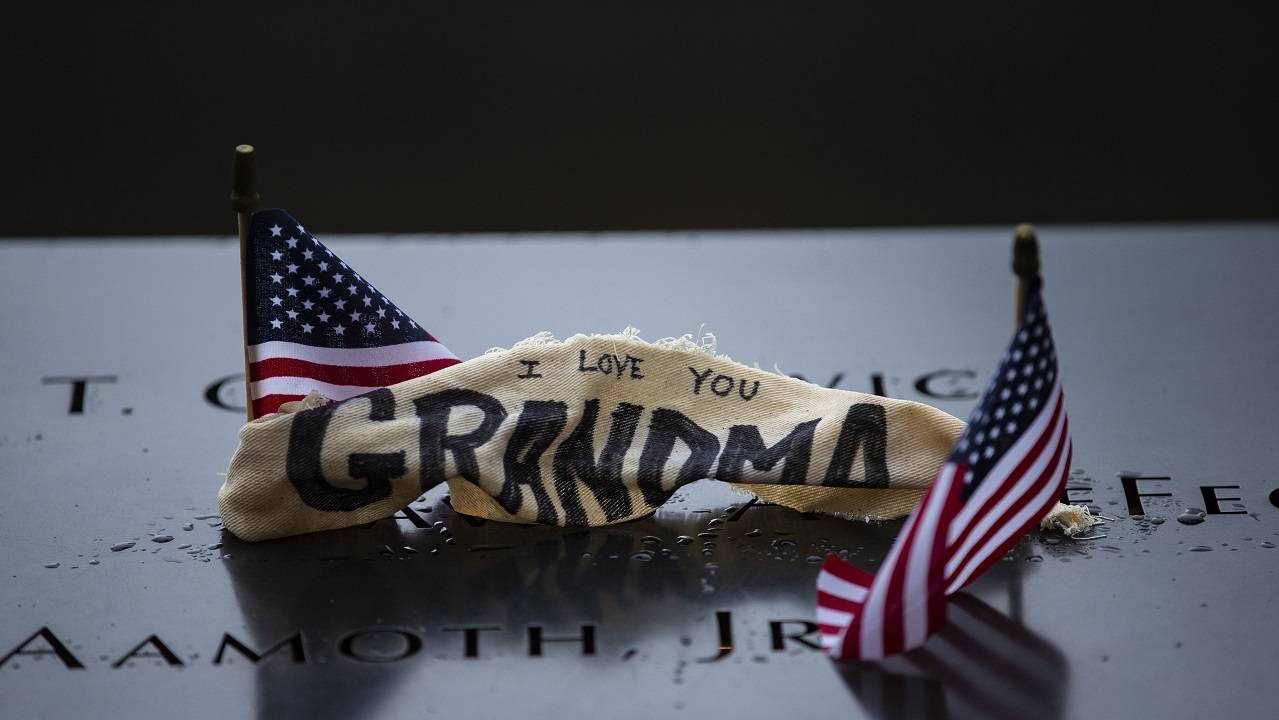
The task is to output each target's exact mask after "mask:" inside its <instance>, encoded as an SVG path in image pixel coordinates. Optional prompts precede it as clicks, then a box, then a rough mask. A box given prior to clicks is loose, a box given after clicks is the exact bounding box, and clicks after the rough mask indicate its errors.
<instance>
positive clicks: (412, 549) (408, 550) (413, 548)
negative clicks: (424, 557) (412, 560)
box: [404, 545, 417, 553]
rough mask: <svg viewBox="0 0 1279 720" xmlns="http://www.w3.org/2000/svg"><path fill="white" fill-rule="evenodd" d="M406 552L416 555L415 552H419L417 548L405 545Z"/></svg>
mask: <svg viewBox="0 0 1279 720" xmlns="http://www.w3.org/2000/svg"><path fill="white" fill-rule="evenodd" d="M404 552H407V553H415V552H417V548H415V547H409V546H408V545H405V546H404Z"/></svg>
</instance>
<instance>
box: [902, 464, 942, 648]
mask: <svg viewBox="0 0 1279 720" xmlns="http://www.w3.org/2000/svg"><path fill="white" fill-rule="evenodd" d="M954 482H955V466H954V465H951V464H950V463H947V464H945V465H943V466H942V471H941V472H940V473H939V474H938V475H937V480H936V481H934V482H933V486H932V489H930V490H929V492H928V499H929V502H928V503H927V504H926V505H925V506H924V507H923V508H921V509H920V512H921V513H923V514H924V517H923V519H922V520H921V521H920V522H921V523H922V525H921V526H920V529H919V532H918V534H916V536H915V540H914V542H913V543H912V545H911V547H910V556H909V558H908V559H907V560H906V578H905V583H903V588H902V590H903V593H904V597H903V598H902V640H903V641H904V643H905V649H910V648H913V647H918V646H920V645H922V644H924V641H925V640H927V639H928V606H929V605H930V604H931V603H929V600H928V585H929V578H931V577H932V575H933V573H934V571H935V569H934V568H933V566H932V565H933V563H932V553H933V544H934V543H935V542H937V525H938V523H939V522H940V521H941V515H942V510H943V509H944V508H945V506H946V498H947V497H949V495H950V490H951V485H952V484H953V483H954Z"/></svg>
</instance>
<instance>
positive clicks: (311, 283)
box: [302, 275, 315, 285]
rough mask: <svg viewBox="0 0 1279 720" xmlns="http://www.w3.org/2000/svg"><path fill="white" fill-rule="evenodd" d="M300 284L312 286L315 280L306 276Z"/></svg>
mask: <svg viewBox="0 0 1279 720" xmlns="http://www.w3.org/2000/svg"><path fill="white" fill-rule="evenodd" d="M302 282H304V283H306V284H307V285H314V284H315V278H313V277H311V276H310V275H307V276H306V277H304V278H302Z"/></svg>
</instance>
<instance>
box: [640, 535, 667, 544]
mask: <svg viewBox="0 0 1279 720" xmlns="http://www.w3.org/2000/svg"><path fill="white" fill-rule="evenodd" d="M640 542H642V543H644V544H645V545H661V544H662V539H661V538H659V537H657V536H656V535H645V536H644V537H642V538H640Z"/></svg>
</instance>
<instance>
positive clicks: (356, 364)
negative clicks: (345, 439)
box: [244, 210, 459, 418]
mask: <svg viewBox="0 0 1279 720" xmlns="http://www.w3.org/2000/svg"><path fill="white" fill-rule="evenodd" d="M244 257H245V263H246V264H247V267H246V268H245V272H244V308H245V327H246V332H247V338H246V341H247V343H248V360H249V383H250V385H249V392H250V397H251V399H252V401H253V417H255V418H259V417H262V416H263V415H268V414H270V413H273V412H276V411H277V410H278V409H279V408H280V405H281V404H283V403H286V402H289V401H292V400H300V399H302V398H303V397H305V396H306V395H307V393H309V392H310V391H312V390H318V391H319V392H320V393H321V394H323V395H324V396H326V397H328V398H329V399H331V400H345V399H347V398H349V397H354V396H356V395H360V394H363V393H366V392H368V391H369V390H372V389H374V388H379V387H386V386H387V385H393V384H395V383H398V382H403V381H405V380H411V379H413V378H415V377H420V376H422V375H426V374H428V373H432V372H435V371H436V370H440V369H443V368H446V367H448V366H450V365H455V364H457V363H458V362H459V360H458V359H457V357H456V356H454V355H453V353H451V352H449V351H448V348H446V347H444V346H443V345H441V344H440V343H439V342H437V341H436V340H435V338H434V337H431V334H430V333H428V332H427V331H426V330H424V329H423V328H422V327H421V326H419V325H418V324H417V323H415V322H413V320H412V319H410V318H409V316H408V315H405V314H404V313H403V312H402V311H401V310H400V309H399V308H397V307H396V306H395V305H394V304H393V303H391V301H390V300H387V299H386V297H385V296H383V295H382V293H380V292H378V291H377V290H376V289H375V288H374V287H373V286H372V285H370V284H369V283H368V282H367V281H366V280H364V278H361V277H360V275H359V273H357V272H355V271H354V270H352V269H351V268H350V267H348V266H347V264H346V263H344V262H342V260H341V258H339V257H337V256H336V255H334V254H333V252H332V251H331V250H329V249H328V248H326V247H324V246H323V245H321V244H320V242H319V241H318V240H316V239H315V238H314V237H313V236H312V235H311V234H310V233H308V232H307V231H306V230H304V229H303V228H302V226H301V225H300V224H298V222H297V221H296V220H294V219H293V218H291V217H289V215H288V213H286V212H284V211H283V210H263V211H261V212H257V213H254V214H253V223H252V225H251V227H250V230H249V238H248V245H247V247H246V248H245V253H244Z"/></svg>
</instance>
